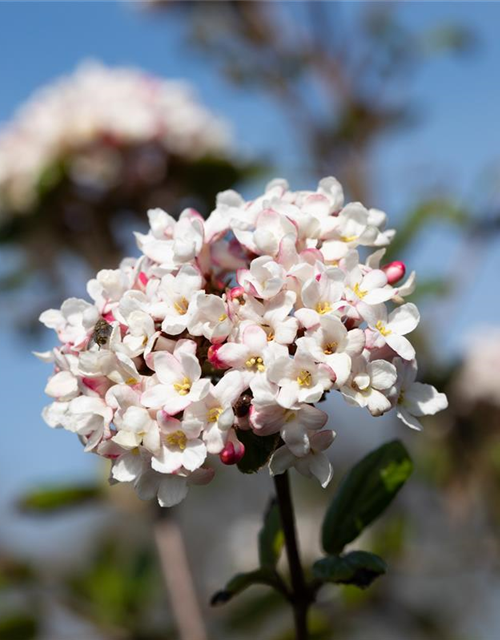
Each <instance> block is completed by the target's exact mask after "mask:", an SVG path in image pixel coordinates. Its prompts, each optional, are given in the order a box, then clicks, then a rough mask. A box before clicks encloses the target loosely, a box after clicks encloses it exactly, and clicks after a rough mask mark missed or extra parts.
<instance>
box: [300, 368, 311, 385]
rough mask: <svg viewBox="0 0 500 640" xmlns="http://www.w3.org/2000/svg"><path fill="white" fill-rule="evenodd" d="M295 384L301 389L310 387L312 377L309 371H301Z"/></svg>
mask: <svg viewBox="0 0 500 640" xmlns="http://www.w3.org/2000/svg"><path fill="white" fill-rule="evenodd" d="M297 382H298V383H299V386H301V387H310V386H311V382H312V375H311V374H310V373H309V371H306V370H305V369H302V371H301V372H300V373H299V375H298V376H297Z"/></svg>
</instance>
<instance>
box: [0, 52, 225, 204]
mask: <svg viewBox="0 0 500 640" xmlns="http://www.w3.org/2000/svg"><path fill="white" fill-rule="evenodd" d="M228 144H229V134H228V130H227V128H226V125H225V124H224V123H223V122H222V121H220V120H218V119H217V118H216V117H215V116H213V115H212V114H211V113H210V112H208V111H207V110H206V109H205V108H204V107H203V106H201V105H200V104H199V103H198V102H197V101H196V100H195V98H194V96H193V92H192V90H191V87H190V86H189V85H188V84H187V83H186V82H184V81H173V80H163V79H160V78H155V77H153V76H151V75H149V74H146V73H144V72H141V71H138V70H135V69H132V68H131V69H129V68H116V69H112V68H106V67H105V66H103V65H101V64H98V63H86V64H83V65H82V66H81V67H80V68H78V69H77V70H76V72H75V73H74V74H73V75H72V76H69V77H67V78H62V79H60V80H59V81H57V82H54V83H53V84H51V85H49V86H47V87H45V88H43V89H41V90H40V91H38V92H37V93H35V95H34V96H33V97H32V98H31V99H30V100H29V101H28V102H27V103H26V104H25V105H24V106H23V107H22V108H21V109H20V110H19V112H18V113H17V115H16V117H15V118H14V120H13V121H12V122H11V123H10V124H9V125H8V126H7V127H6V128H5V129H4V130H3V131H2V132H1V133H0V214H1V215H2V216H6V215H7V214H13V213H26V212H29V211H30V210H32V209H33V207H35V206H37V204H38V202H37V201H38V199H39V197H40V195H41V193H40V188H41V187H42V186H43V182H44V180H47V179H50V178H53V177H55V174H57V172H58V170H61V165H64V168H65V170H66V171H67V172H68V174H69V175H70V176H71V178H72V179H73V180H74V181H75V182H76V183H77V184H79V185H80V186H81V187H82V188H88V189H91V190H94V191H96V192H101V191H105V190H107V189H110V188H113V187H116V186H117V185H118V184H119V183H120V181H121V180H123V179H124V177H126V176H127V175H128V176H129V177H131V176H132V175H135V177H136V179H143V180H145V181H147V182H149V183H150V184H151V183H154V182H155V181H156V179H157V177H158V176H162V175H163V174H164V172H165V171H166V170H167V166H166V165H167V163H168V156H170V155H172V156H177V157H180V158H185V159H188V160H193V159H197V158H201V157H203V156H206V155H210V154H215V155H217V154H220V153H224V152H227V149H228ZM134 147H135V148H142V152H137V153H136V154H133V155H132V156H131V157H130V158H127V157H126V156H125V155H124V153H123V152H124V150H126V149H130V148H134ZM162 150H164V151H166V152H167V156H165V155H164V154H163V153H162ZM128 160H130V161H131V162H132V164H133V167H131V166H127V161H128Z"/></svg>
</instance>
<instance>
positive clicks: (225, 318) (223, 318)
mask: <svg viewBox="0 0 500 640" xmlns="http://www.w3.org/2000/svg"><path fill="white" fill-rule="evenodd" d="M224 320H227V315H226V314H225V313H223V314H222V315H220V316H219V322H224Z"/></svg>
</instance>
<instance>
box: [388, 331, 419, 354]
mask: <svg viewBox="0 0 500 640" xmlns="http://www.w3.org/2000/svg"><path fill="white" fill-rule="evenodd" d="M385 341H386V342H387V344H388V345H389V346H390V347H391V349H393V350H394V351H395V352H396V353H397V354H398V355H400V356H401V357H402V358H403V359H404V360H413V358H414V357H415V355H416V354H415V349H414V348H413V346H412V344H411V342H410V341H409V340H408V339H407V338H405V337H404V336H399V335H398V334H397V333H391V334H389V335H388V336H385Z"/></svg>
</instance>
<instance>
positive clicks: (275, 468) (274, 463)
mask: <svg viewBox="0 0 500 640" xmlns="http://www.w3.org/2000/svg"><path fill="white" fill-rule="evenodd" d="M295 461H296V457H295V456H294V455H293V453H292V452H291V451H290V449H288V447H280V448H279V449H278V450H277V451H275V452H274V453H273V456H272V458H271V460H270V461H269V471H270V473H271V475H272V476H279V475H280V474H282V473H285V471H287V470H288V469H290V467H293V466H294V464H295Z"/></svg>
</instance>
